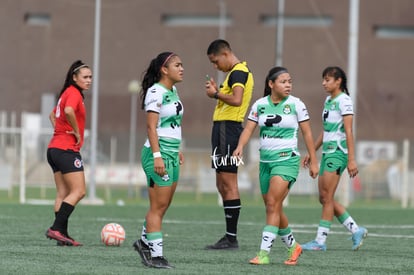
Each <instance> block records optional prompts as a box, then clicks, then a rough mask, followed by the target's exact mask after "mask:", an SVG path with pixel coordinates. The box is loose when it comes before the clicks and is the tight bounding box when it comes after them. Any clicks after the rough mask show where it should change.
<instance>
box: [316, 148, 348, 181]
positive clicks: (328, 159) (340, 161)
mask: <svg viewBox="0 0 414 275" xmlns="http://www.w3.org/2000/svg"><path fill="white" fill-rule="evenodd" d="M347 165H348V155H347V154H345V153H344V152H342V151H341V150H336V151H335V152H333V153H330V154H322V160H321V165H320V168H319V176H322V175H323V173H324V172H325V171H326V172H336V174H337V175H341V174H342V172H343V171H344V170H345V169H346V166H347Z"/></svg>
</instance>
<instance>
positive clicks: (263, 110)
mask: <svg viewBox="0 0 414 275" xmlns="http://www.w3.org/2000/svg"><path fill="white" fill-rule="evenodd" d="M291 90H292V78H291V76H290V74H289V73H288V71H287V69H286V68H283V67H274V68H272V69H271V70H270V71H269V73H268V75H267V77H266V81H265V92H264V97H262V98H260V99H258V100H257V101H256V102H255V103H254V104H253V106H252V108H251V111H250V113H249V116H248V120H247V123H246V126H245V128H244V130H243V132H242V134H241V136H240V140H239V143H238V146H237V148H236V150H234V152H233V155H234V156H236V157H240V158H241V157H242V154H243V147H244V146H245V145H246V144H247V142H248V141H249V139H250V137H251V136H252V134H253V131H254V130H255V129H256V127H257V126H259V128H260V166H259V170H260V171H259V173H260V174H259V179H260V189H261V193H262V196H263V201H264V203H265V206H266V225H265V226H264V228H263V231H262V241H261V244H260V251H259V253H258V254H257V256H256V257H254V258H253V259H251V260H250V263H251V264H257V265H261V264H269V262H270V260H269V253H270V250H271V247H272V245H273V242H274V240H275V239H276V237H277V236H280V238H281V239H282V241H283V243H285V245H286V247H287V248H288V259H287V260H286V261H285V264H286V265H296V263H297V260H298V258H299V256H300V255H301V253H302V248H301V246H300V245H299V243H297V242H296V241H295V238H294V237H293V233H292V230H291V229H290V227H289V223H288V219H287V216H286V215H285V213H284V212H283V200H284V199H285V198H286V196H287V195H288V193H289V190H290V188H291V187H292V186H293V184H294V183H295V181H296V178H297V176H298V174H299V166H300V154H299V151H298V138H297V135H298V131H299V128H300V129H301V132H302V135H303V139H304V141H305V145H306V148H307V151H308V154H309V174H310V176H311V177H313V178H316V176H317V174H318V169H319V168H318V161H317V159H316V153H315V148H314V142H313V137H312V131H311V127H310V122H309V114H308V111H307V109H306V106H305V104H304V103H303V102H302V101H301V100H300V99H299V98H297V97H294V96H292V95H290V92H291Z"/></svg>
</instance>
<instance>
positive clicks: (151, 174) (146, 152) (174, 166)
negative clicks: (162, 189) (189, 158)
mask: <svg viewBox="0 0 414 275" xmlns="http://www.w3.org/2000/svg"><path fill="white" fill-rule="evenodd" d="M161 156H162V159H163V160H164V164H165V170H166V172H167V176H164V177H161V176H160V175H158V174H157V173H155V171H154V157H153V155H152V151H151V148H150V147H145V146H144V147H143V148H142V150H141V163H142V168H143V169H144V172H145V175H146V178H147V186H148V187H151V186H152V185H153V184H156V185H158V186H172V184H173V183H174V182H177V181H178V178H179V177H180V163H179V156H178V152H175V153H171V152H169V153H168V154H167V153H163V152H162V151H161Z"/></svg>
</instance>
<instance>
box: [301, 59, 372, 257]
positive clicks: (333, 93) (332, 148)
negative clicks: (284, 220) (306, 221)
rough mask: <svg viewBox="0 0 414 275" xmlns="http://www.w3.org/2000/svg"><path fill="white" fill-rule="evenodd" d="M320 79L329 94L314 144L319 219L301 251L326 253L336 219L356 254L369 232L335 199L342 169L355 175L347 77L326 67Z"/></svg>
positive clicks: (342, 72)
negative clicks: (317, 154)
mask: <svg viewBox="0 0 414 275" xmlns="http://www.w3.org/2000/svg"><path fill="white" fill-rule="evenodd" d="M322 79H323V81H322V86H323V88H324V89H325V91H326V92H327V93H328V94H329V95H328V96H327V98H326V100H325V105H324V109H323V113H322V122H323V132H322V133H321V134H320V135H319V137H318V139H317V140H316V143H315V148H316V150H318V148H320V147H322V160H321V164H320V171H319V179H318V188H319V201H320V203H321V204H322V215H321V219H320V221H319V227H318V231H317V234H316V238H315V240H313V241H310V242H308V243H306V244H303V245H302V248H303V250H316V251H325V250H326V239H327V237H328V234H329V230H330V227H331V224H332V220H333V217H334V216H335V217H336V218H337V219H338V221H339V222H340V223H341V224H342V225H343V226H344V227H345V228H346V229H347V230H348V231H349V232H350V233H351V234H352V238H351V239H352V242H353V245H352V250H358V249H359V247H360V246H361V245H362V242H363V240H364V238H366V236H367V234H368V231H367V229H366V228H364V227H362V226H358V225H357V223H356V222H355V220H354V219H353V218H352V217H351V216H350V215H349V213H348V212H347V210H346V209H345V207H344V206H342V205H341V204H340V203H339V202H337V201H336V200H335V197H334V196H335V191H336V188H337V187H338V183H339V180H340V178H341V174H342V172H343V171H344V170H345V169H348V174H349V176H350V177H355V176H356V175H357V174H358V167H357V164H356V162H355V146H354V138H353V134H352V118H353V115H354V110H353V104H352V100H351V98H350V96H349V92H348V88H347V85H346V75H345V72H344V71H343V70H342V69H341V68H339V67H327V68H326V69H325V70H324V71H323V72H322ZM305 158H306V157H305ZM305 162H306V160H305Z"/></svg>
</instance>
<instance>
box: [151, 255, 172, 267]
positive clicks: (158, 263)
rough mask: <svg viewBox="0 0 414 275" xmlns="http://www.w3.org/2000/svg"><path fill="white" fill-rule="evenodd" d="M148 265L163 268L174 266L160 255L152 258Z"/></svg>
mask: <svg viewBox="0 0 414 275" xmlns="http://www.w3.org/2000/svg"><path fill="white" fill-rule="evenodd" d="M150 266H151V267H153V268H165V269H170V268H174V266H172V265H170V264H169V263H168V261H167V259H166V258H164V257H162V256H161V257H154V258H152V259H151V265H150Z"/></svg>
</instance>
